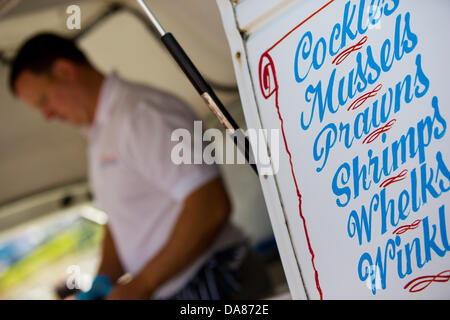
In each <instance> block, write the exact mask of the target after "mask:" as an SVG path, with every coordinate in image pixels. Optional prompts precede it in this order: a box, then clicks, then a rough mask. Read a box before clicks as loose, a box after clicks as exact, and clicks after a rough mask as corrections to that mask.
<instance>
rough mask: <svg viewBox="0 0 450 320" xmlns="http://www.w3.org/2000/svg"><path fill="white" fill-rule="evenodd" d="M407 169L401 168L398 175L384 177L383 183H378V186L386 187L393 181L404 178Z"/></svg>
mask: <svg viewBox="0 0 450 320" xmlns="http://www.w3.org/2000/svg"><path fill="white" fill-rule="evenodd" d="M407 173H408V170H406V169H405V170H403V171H402V172H400V174H399V175H397V176H395V177H392V178H389V179H386V180H385V181H384V182H383V183H381V184H380V188H386V187H387V186H388V185H390V184H393V183H394V182H399V181H402V180H405V179H406V174H407Z"/></svg>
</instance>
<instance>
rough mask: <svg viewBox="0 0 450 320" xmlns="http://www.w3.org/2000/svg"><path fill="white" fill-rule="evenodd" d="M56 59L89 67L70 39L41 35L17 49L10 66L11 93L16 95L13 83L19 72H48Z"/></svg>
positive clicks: (49, 34) (53, 35)
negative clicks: (67, 60)
mask: <svg viewBox="0 0 450 320" xmlns="http://www.w3.org/2000/svg"><path fill="white" fill-rule="evenodd" d="M58 58H65V59H69V60H71V61H73V62H75V63H78V64H84V65H89V61H88V59H87V58H86V56H85V55H84V53H83V52H82V51H81V50H80V49H78V48H77V46H76V45H75V43H74V42H73V41H72V40H70V39H67V38H64V37H61V36H58V35H56V34H52V33H41V34H38V35H35V36H33V37H32V38H30V39H28V40H27V41H26V42H25V43H24V44H23V45H22V47H21V48H20V49H19V51H18V53H17V55H16V57H15V58H14V60H13V62H12V65H11V72H10V74H9V87H10V89H11V91H12V92H13V93H14V94H16V89H15V83H16V80H17V78H18V77H19V74H20V73H21V72H23V71H25V70H28V71H31V72H33V73H35V74H42V73H46V72H49V71H50V68H51V66H52V64H53V62H54V61H55V60H56V59H58Z"/></svg>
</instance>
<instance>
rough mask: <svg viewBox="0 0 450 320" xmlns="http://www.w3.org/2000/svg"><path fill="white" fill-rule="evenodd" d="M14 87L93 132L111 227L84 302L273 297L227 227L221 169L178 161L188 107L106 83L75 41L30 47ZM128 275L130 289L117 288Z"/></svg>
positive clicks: (17, 65)
mask: <svg viewBox="0 0 450 320" xmlns="http://www.w3.org/2000/svg"><path fill="white" fill-rule="evenodd" d="M10 86H11V90H12V91H13V92H14V93H15V94H16V95H17V96H19V97H20V98H21V99H22V100H23V101H25V102H26V103H27V104H29V105H30V106H32V107H34V108H36V109H37V110H38V111H39V112H41V113H42V115H43V116H44V117H45V118H46V119H59V120H62V121H65V122H68V123H70V124H73V125H75V126H78V127H81V128H84V130H85V132H86V136H87V139H88V144H89V149H88V159H89V178H90V184H91V188H92V191H93V194H94V197H95V200H96V202H97V203H98V205H99V206H100V208H101V209H103V210H104V211H105V212H106V213H107V214H108V217H109V220H108V224H107V227H106V234H105V237H104V242H103V251H102V257H101V263H100V266H99V269H98V276H97V278H96V279H95V280H94V283H93V288H92V289H91V291H89V292H87V293H83V294H81V295H80V296H79V298H80V299H98V298H103V297H104V296H106V295H107V298H109V299H148V298H149V297H151V298H154V299H229V298H259V297H262V296H264V295H265V294H267V293H268V290H269V288H270V286H269V283H268V278H267V276H266V274H265V273H264V271H263V269H262V265H261V264H255V263H254V260H253V259H254V257H253V256H252V254H251V253H250V251H249V250H248V245H247V244H246V240H245V238H244V237H243V235H242V233H241V232H240V230H239V229H238V228H236V227H235V226H234V225H233V224H232V223H231V222H230V221H229V218H230V211H231V205H230V201H229V198H228V196H227V193H226V190H225V188H224V186H223V183H222V179H221V178H220V175H219V171H218V169H217V167H216V166H212V165H205V164H200V165H175V164H174V163H173V162H172V161H171V158H170V155H171V150H172V147H173V143H174V142H172V141H171V133H172V132H173V131H174V130H175V129H178V128H186V129H188V130H189V131H190V132H193V123H194V120H196V118H195V116H194V114H193V113H192V111H191V110H190V109H189V108H188V107H187V106H186V105H185V104H184V103H183V102H182V101H180V100H179V99H177V98H176V97H174V96H171V95H168V94H167V93H163V92H161V91H158V90H155V89H153V88H150V87H146V86H143V85H139V84H135V83H130V82H127V81H124V80H122V79H121V78H120V77H118V76H117V75H116V74H112V75H109V76H104V75H103V74H102V73H101V72H100V71H98V70H97V69H96V68H95V67H94V66H93V65H92V64H91V63H90V62H89V61H88V59H87V58H86V56H85V55H84V54H83V53H82V52H81V51H80V50H79V49H78V48H77V47H76V46H75V45H74V44H73V43H72V42H71V41H69V40H67V39H64V38H61V37H59V36H56V35H52V34H41V35H38V36H35V37H33V38H32V39H30V40H28V41H27V42H26V43H25V44H24V45H23V46H22V48H21V49H20V50H19V52H18V54H17V56H16V58H15V60H14V63H13V65H12V70H11V74H10ZM187 147H189V148H191V149H192V152H195V150H194V148H193V147H192V146H187ZM124 273H128V274H131V275H132V280H131V281H129V282H128V283H126V284H116V280H117V279H118V278H119V277H120V276H122V275H123V274H124ZM110 289H111V290H110Z"/></svg>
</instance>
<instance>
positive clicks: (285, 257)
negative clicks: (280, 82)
mask: <svg viewBox="0 0 450 320" xmlns="http://www.w3.org/2000/svg"><path fill="white" fill-rule="evenodd" d="M247 1H249V0H247ZM216 2H217V5H218V8H219V11H220V14H221V17H222V23H223V27H224V30H225V33H226V36H227V39H228V44H229V46H230V50H231V55H232V60H233V66H234V71H235V75H236V81H237V84H238V88H239V95H240V99H241V103H242V106H243V111H244V116H245V119H246V122H247V126H248V127H249V128H254V129H263V128H262V126H261V121H260V117H259V114H258V109H257V103H256V99H255V95H254V91H253V82H252V78H251V76H250V69H249V66H248V62H247V54H246V50H245V46H244V42H243V40H242V37H241V35H240V33H239V30H238V27H237V23H238V22H237V20H236V16H235V11H234V8H233V5H232V4H231V0H216ZM244 3H245V2H244ZM238 52H239V53H240V58H239V61H238V59H236V53H238ZM265 147H266V150H267V143H265ZM258 169H259V171H260V172H261V169H260V168H258ZM259 181H260V184H261V188H262V191H263V194H264V199H265V201H266V205H267V209H268V213H269V218H270V221H271V224H272V228H273V232H274V236H275V240H276V242H277V246H278V251H279V253H280V258H281V262H282V265H283V269H284V272H285V275H286V279H287V282H288V286H289V290H290V293H291V297H292V299H308V294H307V291H306V288H305V286H304V282H303V279H302V275H301V270H300V266H299V263H298V260H297V257H296V254H295V251H294V248H293V241H292V238H291V236H290V232H289V229H288V225H287V221H286V214H285V212H284V209H283V207H282V203H281V199H280V197H279V189H278V186H277V183H276V181H275V178H274V176H272V175H268V176H265V177H263V176H261V175H260V176H259Z"/></svg>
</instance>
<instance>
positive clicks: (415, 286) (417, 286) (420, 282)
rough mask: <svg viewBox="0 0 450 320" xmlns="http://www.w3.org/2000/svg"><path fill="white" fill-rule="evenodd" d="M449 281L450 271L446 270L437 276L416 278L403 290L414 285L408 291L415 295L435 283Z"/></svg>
mask: <svg viewBox="0 0 450 320" xmlns="http://www.w3.org/2000/svg"><path fill="white" fill-rule="evenodd" d="M449 280H450V270H445V271H442V272H441V273H439V274H437V275H435V276H423V277H419V278H416V279H414V280H412V281H410V282H408V283H407V285H406V286H404V287H403V289H406V288H408V287H409V286H410V285H412V286H411V288H409V290H408V291H409V292H411V293H414V292H419V291H422V290H424V289H426V288H427V287H428V286H429V285H430V284H432V283H433V282H447V281H449Z"/></svg>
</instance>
